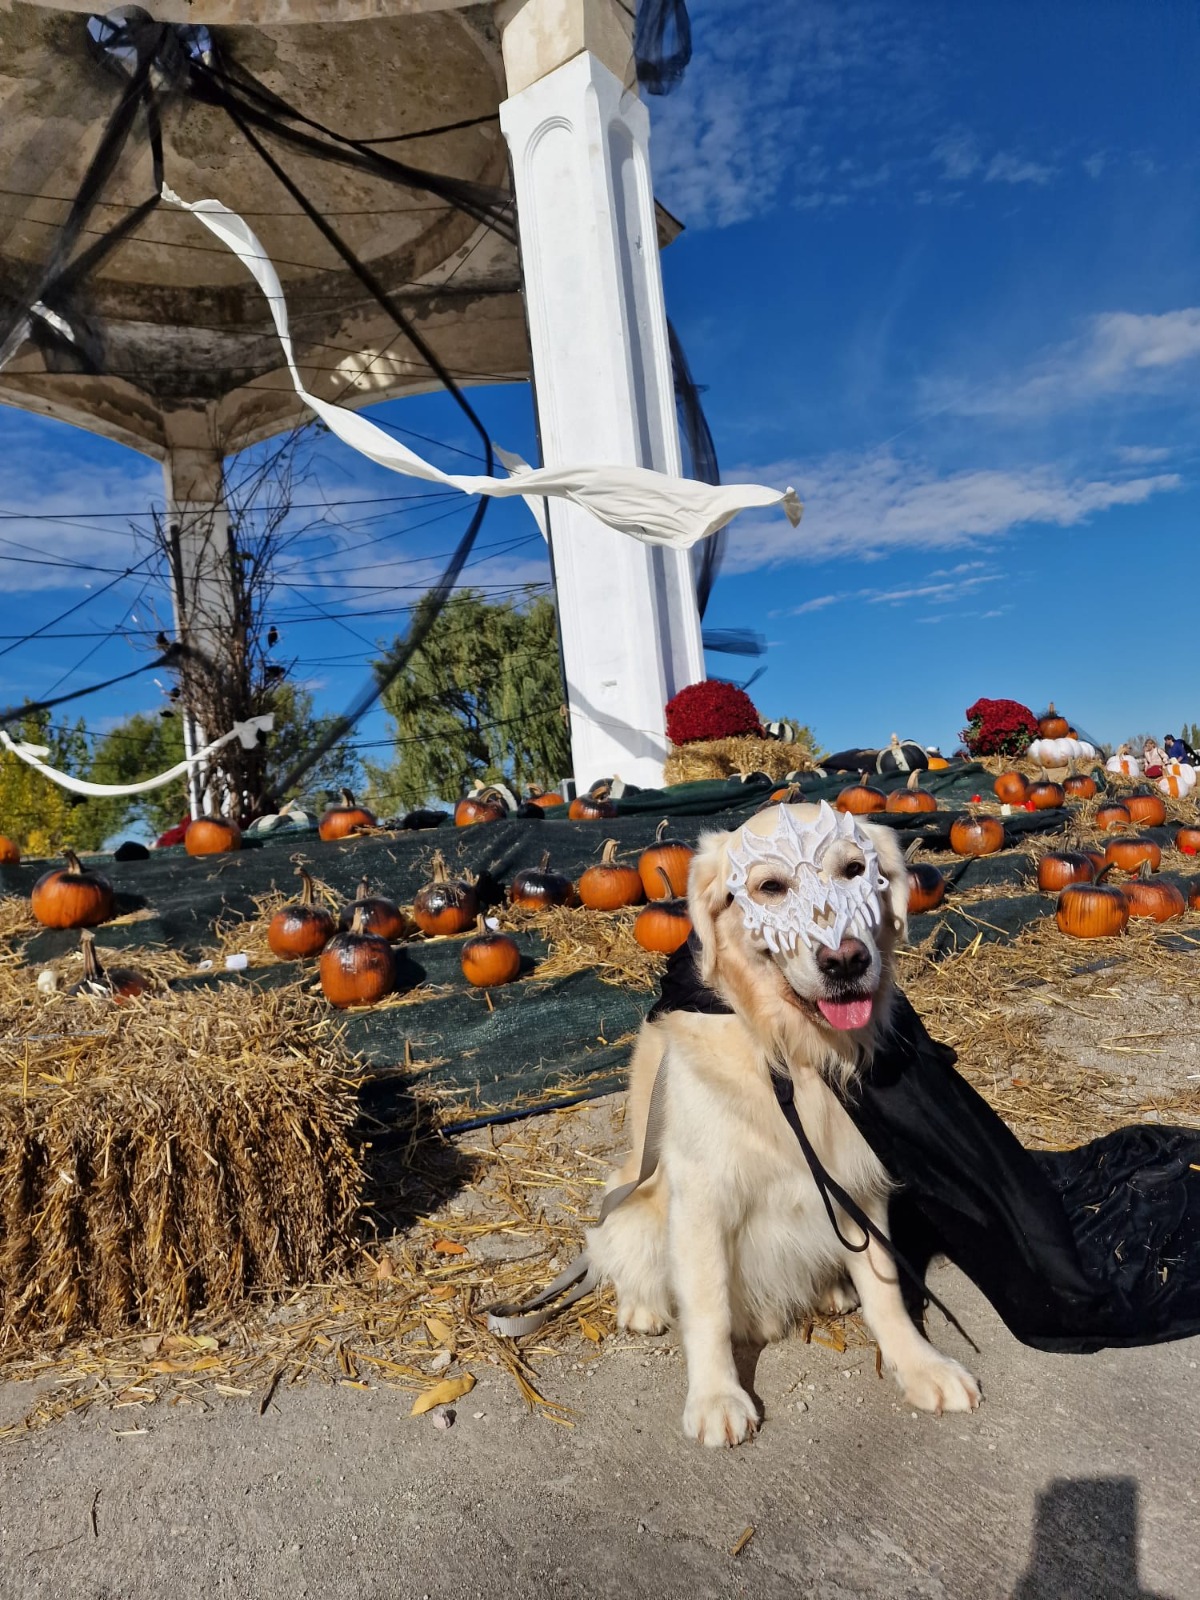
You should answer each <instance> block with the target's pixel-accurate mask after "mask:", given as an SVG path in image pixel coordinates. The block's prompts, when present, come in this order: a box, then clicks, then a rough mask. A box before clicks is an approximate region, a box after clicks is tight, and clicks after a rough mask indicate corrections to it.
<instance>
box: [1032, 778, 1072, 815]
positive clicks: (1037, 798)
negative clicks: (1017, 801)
mask: <svg viewBox="0 0 1200 1600" xmlns="http://www.w3.org/2000/svg"><path fill="white" fill-rule="evenodd" d="M1066 799H1067V796H1066V792H1065V791H1064V789H1063V786H1062V784H1061V783H1051V782H1050V781H1049V779H1043V780H1041V781H1039V782H1038V783H1031V784H1030V785H1029V793H1028V794H1027V795H1026V797H1025V803H1026V804H1027V805H1032V806H1033V808H1034V810H1035V811H1054V810H1056V809H1057V807H1059V806H1061V805H1064V804H1065V803H1066Z"/></svg>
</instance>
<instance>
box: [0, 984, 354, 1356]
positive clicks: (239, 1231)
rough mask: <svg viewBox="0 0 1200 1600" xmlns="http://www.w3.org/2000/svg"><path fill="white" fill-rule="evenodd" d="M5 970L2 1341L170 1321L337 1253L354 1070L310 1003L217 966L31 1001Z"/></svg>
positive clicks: (0, 1041) (320, 1265)
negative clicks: (213, 972) (211, 979)
mask: <svg viewBox="0 0 1200 1600" xmlns="http://www.w3.org/2000/svg"><path fill="white" fill-rule="evenodd" d="M4 978H5V980H6V981H5V982H4V988H5V990H6V991H8V992H6V994H5V1001H6V1004H5V1032H4V1034H3V1035H0V1219H2V1220H0V1226H2V1228H3V1238H2V1240H0V1343H3V1342H4V1340H5V1339H6V1338H10V1337H12V1336H14V1335H16V1336H20V1335H24V1336H29V1335H31V1334H38V1335H41V1336H46V1335H52V1336H57V1337H63V1336H65V1335H67V1334H68V1333H70V1332H73V1331H78V1330H81V1329H84V1328H87V1329H97V1330H99V1331H100V1332H102V1333H114V1332H118V1331H120V1330H121V1329H122V1328H125V1327H128V1326H129V1325H130V1324H131V1323H139V1324H141V1325H143V1326H147V1327H151V1328H158V1327H166V1326H176V1327H177V1326H179V1325H180V1324H186V1322H187V1320H188V1318H189V1317H190V1316H192V1315H193V1314H194V1313H195V1312H197V1311H199V1310H200V1309H201V1308H208V1309H209V1310H225V1309H228V1308H229V1307H231V1306H233V1305H236V1304H237V1303H238V1302H239V1301H241V1300H243V1299H244V1297H245V1296H246V1295H247V1294H249V1293H251V1292H253V1291H260V1290H271V1289H282V1288H285V1287H288V1286H294V1285H296V1284H301V1283H306V1282H311V1281H312V1280H313V1279H314V1278H316V1277H317V1276H318V1275H319V1274H320V1273H322V1272H324V1271H326V1270H328V1269H329V1268H330V1266H332V1265H336V1264H338V1263H339V1262H340V1261H342V1260H344V1259H346V1258H347V1255H348V1252H349V1249H350V1246H351V1241H352V1236H353V1230H354V1224H355V1222H356V1219H357V1216H358V1213H359V1208H360V1205H361V1201H362V1191H363V1173H362V1169H361V1167H360V1166H359V1163H358V1159H357V1156H356V1153H355V1151H354V1149H353V1147H352V1145H351V1143H350V1139H349V1130H350V1126H351V1123H352V1122H353V1121H354V1118H355V1116H356V1113H357V1101H356V1080H355V1078H354V1077H353V1076H351V1074H350V1071H349V1068H348V1064H347V1058H346V1057H345V1056H344V1054H343V1053H342V1052H341V1051H339V1050H338V1049H337V1048H336V1042H337V1034H336V1031H335V1028H334V1025H332V1024H331V1023H330V1021H329V1020H328V1017H327V1014H326V1013H325V1011H324V1008H323V1007H321V1006H319V1005H318V1004H316V1003H314V1002H312V1001H309V1000H307V999H306V998H305V997H304V996H303V995H302V994H301V993H300V992H299V991H298V990H297V989H295V988H291V989H279V990H275V991H271V992H262V991H257V990H251V989H249V988H246V987H244V986H242V985H240V984H234V983H221V984H218V985H215V986H214V987H213V988H211V989H204V990H200V991H193V992H191V993H182V992H174V993H171V994H167V995H165V996H163V997H162V998H153V999H142V1000H139V1001H136V1002H134V1003H132V1004H130V1005H128V1006H123V1007H117V1006H113V1005H112V1004H111V1003H109V1002H106V1001H105V1002H101V1001H88V1000H78V999H70V998H67V997H58V998H56V999H55V1000H54V1001H53V1002H51V1003H50V1004H44V1003H43V1004H39V1002H38V1001H37V999H36V998H35V995H36V991H35V990H33V988H32V982H31V978H30V975H29V974H27V973H26V974H22V975H20V979H23V980H24V982H23V988H22V987H20V986H19V985H20V979H19V978H18V976H17V975H15V974H14V975H12V977H11V978H10V977H9V975H8V974H4ZM12 1002H16V1003H12Z"/></svg>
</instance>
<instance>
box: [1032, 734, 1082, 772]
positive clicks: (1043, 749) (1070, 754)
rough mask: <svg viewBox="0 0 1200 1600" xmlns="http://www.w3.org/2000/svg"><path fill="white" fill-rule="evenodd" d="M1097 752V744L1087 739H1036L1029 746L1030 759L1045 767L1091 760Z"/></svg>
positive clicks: (1062, 765) (1063, 765)
mask: <svg viewBox="0 0 1200 1600" xmlns="http://www.w3.org/2000/svg"><path fill="white" fill-rule="evenodd" d="M1095 754H1096V747H1095V745H1091V744H1088V742H1087V740H1086V739H1067V738H1063V739H1035V740H1034V741H1033V743H1032V744H1031V745H1030V746H1029V751H1028V755H1029V759H1030V760H1031V761H1037V762H1040V763H1041V765H1042V766H1043V767H1065V766H1069V765H1070V763H1071V762H1072V761H1089V760H1091V758H1092V757H1093V756H1094V755H1095Z"/></svg>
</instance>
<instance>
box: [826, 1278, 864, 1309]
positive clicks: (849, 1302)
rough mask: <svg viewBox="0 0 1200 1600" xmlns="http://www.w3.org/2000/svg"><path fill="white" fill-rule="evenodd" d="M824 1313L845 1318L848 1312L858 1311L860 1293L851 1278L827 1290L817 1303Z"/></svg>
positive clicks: (843, 1279) (842, 1280) (844, 1279)
mask: <svg viewBox="0 0 1200 1600" xmlns="http://www.w3.org/2000/svg"><path fill="white" fill-rule="evenodd" d="M817 1304H818V1307H819V1309H820V1310H822V1311H826V1312H828V1313H829V1314H830V1315H831V1316H835V1317H840V1316H844V1315H845V1313H846V1312H847V1311H857V1310H858V1307H859V1299H858V1291H857V1290H856V1289H855V1287H854V1285H853V1284H852V1283H851V1282H850V1279H849V1278H842V1279H841V1280H840V1281H839V1282H837V1283H835V1284H834V1285H833V1286H832V1288H830V1289H827V1290H826V1292H825V1293H824V1294H823V1295H822V1296H821V1298H820V1300H819V1301H818V1302H817Z"/></svg>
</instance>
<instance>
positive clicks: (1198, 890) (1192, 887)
mask: <svg viewBox="0 0 1200 1600" xmlns="http://www.w3.org/2000/svg"><path fill="white" fill-rule="evenodd" d="M1187 901H1188V910H1189V911H1200V878H1193V879H1192V881H1191V882H1190V883H1189V884H1188V897H1187Z"/></svg>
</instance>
